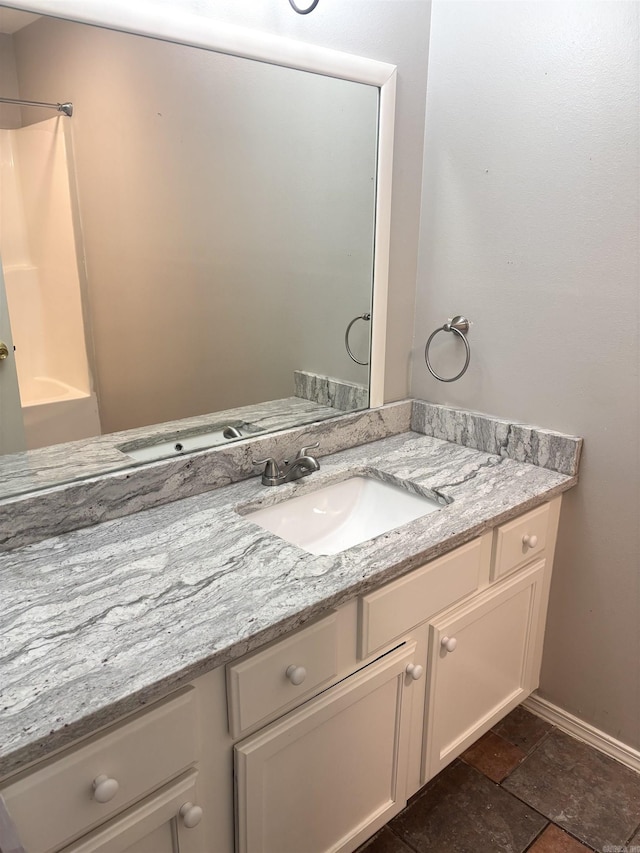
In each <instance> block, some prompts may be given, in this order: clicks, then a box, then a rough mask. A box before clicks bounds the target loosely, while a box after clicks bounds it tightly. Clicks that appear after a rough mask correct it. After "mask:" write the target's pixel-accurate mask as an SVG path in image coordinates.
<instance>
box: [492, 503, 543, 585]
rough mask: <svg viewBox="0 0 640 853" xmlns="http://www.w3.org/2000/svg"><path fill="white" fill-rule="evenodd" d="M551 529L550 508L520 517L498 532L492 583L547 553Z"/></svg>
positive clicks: (496, 533) (540, 508) (532, 511)
mask: <svg viewBox="0 0 640 853" xmlns="http://www.w3.org/2000/svg"><path fill="white" fill-rule="evenodd" d="M548 529H549V504H544V505H543V506H541V507H538V508H537V509H533V510H531V512H527V513H526V514H525V515H521V516H519V517H518V518H516V519H514V520H513V521H510V522H508V524H502V525H500V527H498V528H497V530H496V531H495V542H494V556H493V568H492V572H491V580H492V581H493V580H497V579H498V578H501V577H504V575H507V574H509V572H512V571H513V570H514V569H517V568H519V567H520V566H523V565H524V564H525V563H528V562H529V560H532V559H533V558H534V557H537V556H538V555H539V554H540V553H541V552H542V551H544V549H545V547H546V545H547V531H548Z"/></svg>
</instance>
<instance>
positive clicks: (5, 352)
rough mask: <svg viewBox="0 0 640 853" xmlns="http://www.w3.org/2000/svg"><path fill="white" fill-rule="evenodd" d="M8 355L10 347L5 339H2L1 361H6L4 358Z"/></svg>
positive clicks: (0, 348) (0, 345)
mask: <svg viewBox="0 0 640 853" xmlns="http://www.w3.org/2000/svg"><path fill="white" fill-rule="evenodd" d="M8 357H9V347H8V346H7V345H6V344H5V342H4V341H0V361H4V359H5V358H8Z"/></svg>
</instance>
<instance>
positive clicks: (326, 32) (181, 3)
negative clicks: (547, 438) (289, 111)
mask: <svg viewBox="0 0 640 853" xmlns="http://www.w3.org/2000/svg"><path fill="white" fill-rule="evenodd" d="M298 5H300V6H301V7H303V8H304V7H305V5H308V4H305V3H304V2H303V0H300V2H299V4H298ZM158 6H159V7H165V8H175V7H179V8H183V9H187V10H189V11H191V12H195V13H197V14H200V15H202V16H204V17H209V18H214V19H216V20H220V21H224V22H225V23H229V24H239V25H243V26H247V27H253V28H255V29H259V30H263V31H267V32H273V33H277V34H278V35H282V36H287V37H289V38H296V39H299V40H300V41H305V42H310V43H311V44H318V45H321V46H323V47H330V48H333V49H335V50H342V51H344V52H345V53H353V54H356V55H359V56H365V57H368V58H369V59H378V60H381V61H383V62H390V63H392V64H394V65H397V66H398V91H397V102H396V137H395V147H394V167H393V201H392V211H391V213H392V225H391V246H390V255H391V259H390V293H389V297H390V298H389V315H388V322H387V366H386V372H385V400H386V401H388V402H389V401H392V400H399V399H402V398H403V397H406V396H407V394H408V391H409V378H410V357H409V343H410V341H411V336H412V329H413V312H414V304H415V281H416V263H417V247H418V224H419V214H420V176H421V174H422V157H423V150H422V147H423V132H424V115H425V90H426V81H427V61H428V54H429V22H430V12H431V0H320V2H319V4H318V6H317V8H316V9H315V10H314V11H313V12H312V13H311V14H310V15H297V14H296V13H295V12H294V11H293V10H292V9H291V7H290V5H289V3H288V2H287V0H278V2H273V3H266V2H265V0H242V2H238V0H216V2H215V3H212V2H211V0H158Z"/></svg>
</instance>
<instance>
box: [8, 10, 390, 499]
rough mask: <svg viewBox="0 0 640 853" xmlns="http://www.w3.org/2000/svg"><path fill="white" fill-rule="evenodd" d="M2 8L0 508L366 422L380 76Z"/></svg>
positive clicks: (384, 203)
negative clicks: (116, 472)
mask: <svg viewBox="0 0 640 853" xmlns="http://www.w3.org/2000/svg"><path fill="white" fill-rule="evenodd" d="M14 5H15V6H20V7H21V8H20V9H15V8H11V9H9V8H8V7H3V6H0V31H1V33H0V81H2V83H1V86H0V98H1V99H2V101H3V102H2V103H0V148H1V155H2V156H1V164H0V204H1V209H0V212H1V217H0V253H1V256H2V273H3V274H2V276H0V338H1V339H3V340H5V341H6V342H8V343H9V349H10V352H9V356H8V357H7V358H6V359H4V360H3V361H2V362H0V403H1V404H2V407H1V409H0V421H4V426H3V427H2V426H0V435H4V444H5V447H4V448H3V449H4V450H5V455H4V456H2V458H0V475H2V476H1V477H0V480H1V482H0V496H5V495H7V494H13V493H16V492H19V491H24V490H30V489H33V488H42V487H46V486H49V485H52V484H54V483H58V482H62V481H65V480H69V479H74V478H77V477H80V476H93V475H95V474H96V473H99V472H100V471H103V470H113V469H115V468H121V467H127V466H129V465H134V464H142V463H144V462H148V461H151V460H154V459H158V458H163V457H164V456H166V455H171V454H172V453H176V452H188V451H189V450H197V449H201V448H203V447H207V446H214V445H217V444H219V443H222V444H224V443H228V442H230V441H236V440H242V438H245V437H247V436H250V435H254V434H259V433H260V432H264V431H266V430H274V429H280V428H284V427H288V426H292V425H296V424H299V423H305V422H312V421H315V420H320V419H324V418H328V417H331V416H334V415H339V414H343V413H344V412H346V411H352V410H354V409H359V408H365V407H367V406H368V405H378V404H380V403H381V402H382V399H381V382H382V370H383V363H384V331H385V329H384V326H385V321H386V317H385V309H386V266H387V250H388V207H389V193H390V166H391V163H390V160H391V141H392V127H393V121H392V118H393V85H394V76H393V67H392V66H387V65H383V64H381V63H377V62H372V61H369V60H362V59H359V58H357V57H349V56H344V55H341V54H336V53H334V52H332V51H323V50H322V49H320V48H309V49H307V50H305V51H302V52H301V51H300V46H299V45H298V44H297V43H295V42H288V41H286V40H284V39H279V38H277V37H273V36H270V37H264V38H263V37H261V36H259V35H256V34H255V33H246V34H244V33H243V31H241V30H238V31H231V30H230V28H221V27H215V28H214V27H213V26H212V25H211V22H209V25H208V26H209V30H210V31H208V30H207V26H205V25H204V22H203V20H202V19H195V18H194V19H192V20H191V21H189V19H188V18H186V17H185V16H181V17H180V22H179V27H178V24H177V22H174V24H173V26H172V22H171V20H169V19H168V18H166V17H165V18H164V19H163V23H162V26H160V25H159V24H157V23H154V24H150V23H149V22H145V21H144V16H142V21H141V20H140V19H136V21H135V26H134V25H130V26H124V25H123V24H122V22H117V21H116V22H113V21H112V20H110V19H109V17H108V15H109V12H108V10H107V9H106V7H107V6H108V5H109V4H108V3H99V2H97V3H95V4H91V5H92V10H93V14H94V19H93V20H92V21H91V22H87V20H86V18H85V20H84V21H83V20H82V12H81V7H82V4H81V3H79V2H75V4H74V2H73V0H68V2H67V3H66V4H65V13H67V14H70V16H73V17H76V16H75V15H73V11H74V7H78V12H79V14H78V15H77V17H78V18H79V20H77V21H76V20H74V21H72V20H65V19H61V18H58V17H48V16H46V15H41V14H39V12H40V11H46V9H47V7H48V8H51V4H47V3H46V0H41V2H35V3H29V2H25V3H15V4H14ZM58 8H59V7H58ZM101 8H102V9H103V11H102V12H100V9H101ZM57 11H58V10H57V9H56V13H57ZM82 11H85V12H86V7H85V8H84V10H82ZM100 15H102V19H101V17H100ZM114 23H115V24H118V23H120V24H121V26H122V30H126V29H131V30H138V32H128V31H122V30H119V29H113V28H111V27H112V26H113V25H114ZM125 23H126V22H125ZM133 23H134V22H133V21H132V22H131V24H133ZM96 24H104V25H110V26H109V27H107V26H97V25H96ZM172 32H179V33H180V42H177V41H173V40H170V39H168V35H169V33H172ZM196 35H197V37H196ZM154 36H155V37H154ZM16 101H19V102H25V101H26V102H38V103H51V104H56V103H67V102H69V103H70V104H72V105H73V108H72V115H71V116H69V115H66V114H65V112H64V111H63V112H60V111H56V110H54V109H47V108H45V107H43V106H32V105H31V104H29V103H15V102H16ZM66 112H71V109H66ZM3 306H4V307H3ZM14 347H15V352H14V351H13V348H14ZM15 409H18V410H19V414H21V416H22V418H21V420H22V424H23V425H24V436H21V435H20V428H19V427H20V424H18V428H17V429H15V430H14V433H13V435H14V438H12V439H11V438H9V437H8V431H9V428H10V427H9V426H8V424H10V423H11V421H12V419H13V423H14V425H15V424H16V423H17V422H18V421H20V418H19V417H17V416H16V413H15V411H14V410H15ZM3 430H4V432H3ZM21 441H24V442H25V445H24V446H25V447H26V448H27V449H28V451H29V452H27V453H15V451H16V450H19V449H20V442H21ZM70 441H73V442H74V444H73V445H69V444H68V442H70ZM44 448H47V450H46V456H45V455H44V453H45V451H44V450H43V449H44ZM7 450H8V451H14V452H12V453H11V454H10V455H7V454H6V451H7ZM39 461H40V462H42V465H41V470H40V472H39V473H34V472H37V471H38V467H39ZM42 469H44V471H43V470H42Z"/></svg>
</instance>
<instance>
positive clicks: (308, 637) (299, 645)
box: [227, 613, 338, 737]
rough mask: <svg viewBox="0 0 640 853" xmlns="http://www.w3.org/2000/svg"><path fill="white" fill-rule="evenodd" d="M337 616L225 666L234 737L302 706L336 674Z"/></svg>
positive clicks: (230, 727)
mask: <svg viewBox="0 0 640 853" xmlns="http://www.w3.org/2000/svg"><path fill="white" fill-rule="evenodd" d="M337 671H338V624H337V617H336V614H335V613H332V614H331V615H330V616H326V617H325V618H324V619H321V620H320V621H319V622H315V623H314V624H313V625H309V626H308V627H307V628H303V629H302V630H300V631H298V632H297V633H295V634H292V635H291V636H289V637H287V638H286V639H284V640H280V641H279V642H277V643H275V644H274V645H272V646H270V647H269V648H267V649H264V650H261V651H258V652H254V653H253V654H250V655H247V657H245V658H244V659H242V660H240V661H238V662H237V663H234V664H232V665H230V666H228V667H227V696H228V704H229V731H230V732H231V735H232V736H233V737H238V736H239V735H240V734H241V733H242V732H244V731H246V730H247V729H249V728H251V727H252V726H254V725H255V724H256V723H259V722H260V721H261V720H265V719H268V718H269V717H271V716H272V715H273V714H274V713H275V712H276V711H278V710H280V709H284V708H287V709H288V708H289V707H293V706H294V705H295V704H298V703H299V702H303V701H305V700H306V699H308V698H309V697H310V696H311V695H313V694H314V693H316V692H318V690H319V689H320V688H322V687H324V686H325V685H327V684H328V682H329V681H330V680H331V679H332V678H334V677H335V676H336V675H337Z"/></svg>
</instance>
